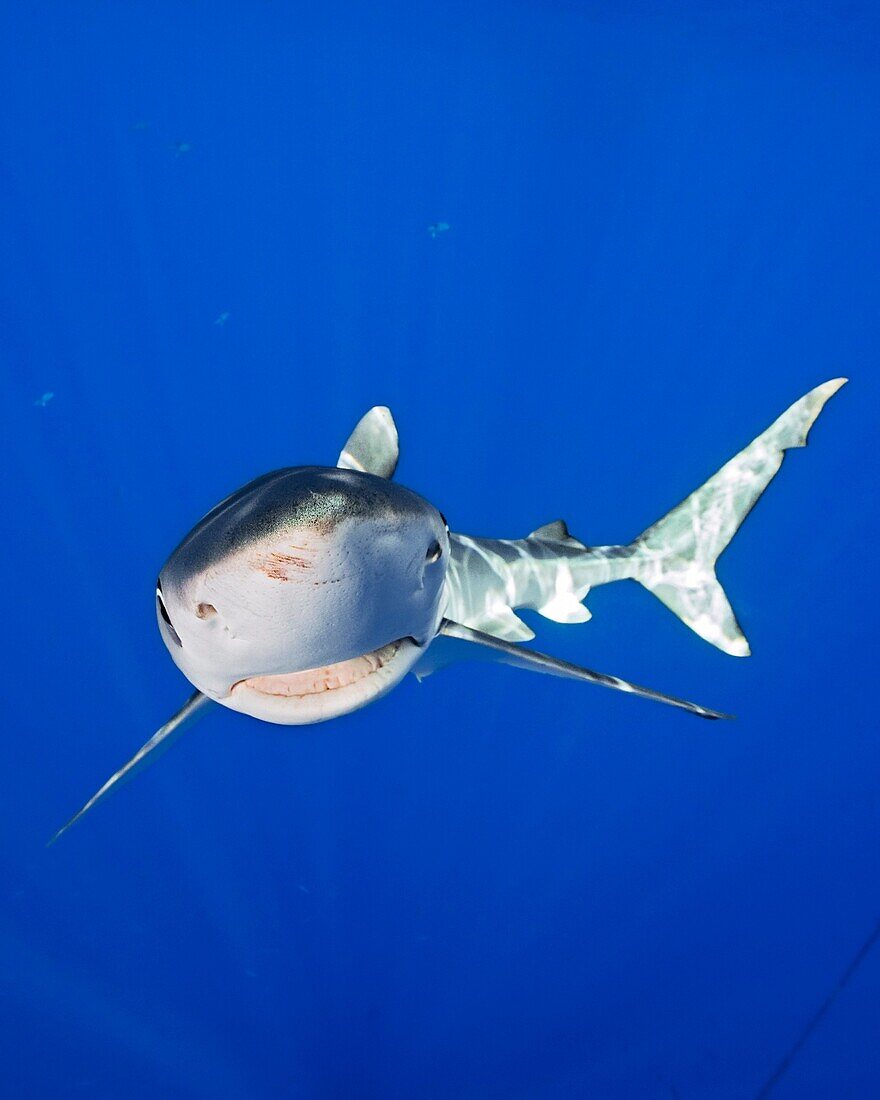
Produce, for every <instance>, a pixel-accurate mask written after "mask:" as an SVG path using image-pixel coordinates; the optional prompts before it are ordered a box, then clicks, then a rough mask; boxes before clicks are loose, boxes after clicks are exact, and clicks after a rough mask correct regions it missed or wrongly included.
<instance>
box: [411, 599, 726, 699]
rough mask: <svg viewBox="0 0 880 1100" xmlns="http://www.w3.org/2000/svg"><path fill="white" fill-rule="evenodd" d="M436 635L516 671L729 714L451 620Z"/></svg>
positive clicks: (428, 670)
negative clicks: (472, 648) (472, 646)
mask: <svg viewBox="0 0 880 1100" xmlns="http://www.w3.org/2000/svg"><path fill="white" fill-rule="evenodd" d="M440 634H441V635H443V636H444V637H445V638H455V639H457V640H458V641H460V642H472V643H474V644H475V645H478V646H484V647H485V648H486V649H489V650H493V651H494V652H495V654H496V659H497V660H499V661H502V662H504V664H509V665H513V666H514V667H516V668H524V669H527V670H530V671H532V672H546V673H549V675H551V676H563V677H565V678H566V679H570V680H584V681H586V682H587V683H590V684H601V685H602V687H609V688H614V689H615V690H616V691H626V692H629V694H630V695H641V696H642V697H643V698H645V699H654V700H656V701H657V702H658V703H668V704H669V705H670V706H673V707H680V708H681V709H682V710H687V711H690V713H691V714H697V715H699V716H700V717H701V718H730V717H731V715H729V714H722V713H721V712H720V711H717V710H710V709H709V708H708V707H701V706H700V705H699V704H698V703H689V702H688V701H687V700H686V699H678V698H676V697H675V696H674V695H664V694H663V692H660V691H654V690H653V689H651V688H646V687H639V685H638V684H632V683H630V682H629V681H628V680H621V679H620V677H618V676H609V675H607V674H606V673H604V672H593V670H592V669H589V668H583V667H582V666H580V665H573V664H571V663H570V662H569V661H563V660H560V658H559V657H551V656H550V655H549V654H547V653H537V652H535V650H533V649H523V648H522V647H521V646H517V645H513V644H511V643H510V642H505V641H503V640H502V639H501V638H495V637H492V635H490V634H483V633H482V632H481V631H479V630H474V629H473V628H472V627H469V626H462V624H461V623H455V622H452V620H451V619H444V620H443V621H442V622H441V624H440ZM453 659H456V658H453ZM445 663H449V662H445ZM417 667H418V666H417ZM438 667H439V666H438ZM430 671H431V669H430V668H426V670H425V672H424V675H427V674H428V673H429V672H430Z"/></svg>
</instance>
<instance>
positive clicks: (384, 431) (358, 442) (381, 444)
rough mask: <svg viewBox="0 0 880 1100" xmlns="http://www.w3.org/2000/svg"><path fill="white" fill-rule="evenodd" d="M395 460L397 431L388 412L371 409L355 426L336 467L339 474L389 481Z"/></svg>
mask: <svg viewBox="0 0 880 1100" xmlns="http://www.w3.org/2000/svg"><path fill="white" fill-rule="evenodd" d="M398 456H399V447H398V442H397V428H396V427H395V424H394V418H393V417H392V415H391V410H390V409H388V408H386V407H385V406H384V405H374V406H373V408H372V409H370V411H369V412H368V413H365V414H364V415H363V416H362V417H361V418H360V420H359V421H358V422H357V426H356V427H355V429H354V431H353V432H352V433H351V435H350V436H349V437H348V442H347V443H346V444H345V446H344V447H343V448H342V453H341V454H340V456H339V461H338V462H337V463H336V465H337V466H339V467H340V468H341V469H343V470H360V471H361V472H362V473H365V474H376V475H377V477H393V476H394V471H395V469H396V468H397V459H398Z"/></svg>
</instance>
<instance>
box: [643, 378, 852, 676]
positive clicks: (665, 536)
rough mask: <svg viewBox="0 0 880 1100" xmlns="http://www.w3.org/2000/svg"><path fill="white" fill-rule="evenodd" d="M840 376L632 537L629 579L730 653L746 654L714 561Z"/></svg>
mask: <svg viewBox="0 0 880 1100" xmlns="http://www.w3.org/2000/svg"><path fill="white" fill-rule="evenodd" d="M844 382H846V379H845V378H833V379H832V380H831V381H830V382H825V383H824V384H823V385H821V386H817V387H816V388H815V389H814V390H811V391H810V392H809V393H808V394H806V396H804V397H802V398H801V399H800V401H796V402H795V403H794V404H793V405H792V406H791V408H790V409H787V410H786V411H785V412H784V413H783V414H782V416H780V417H779V419H778V420H775V421H774V422H773V423H772V424H771V425H770V427H769V428H768V429H767V430H766V431H765V432H763V433H762V434H761V435H759V436H758V438H757V439H755V440H753V442H751V443H750V444H749V445H748V447H746V449H745V450H744V451H740V453H739V454H738V455H737V456H736V457H735V458H732V459H731V460H730V461H729V462H728V463H727V464H726V465H725V466H722V467H721V469H720V470H719V471H718V473H717V474H715V476H714V477H711V478H709V480H708V481H707V482H706V483H705V485H702V486H700V488H699V489H697V490H695V491H694V492H693V493H691V495H690V496H689V497H688V498H687V500H685V501H683V502H682V503H681V504H679V506H678V507H677V508H673V510H672V511H671V512H669V513H668V514H667V515H665V516H664V517H663V519H661V520H658V522H657V523H655V524H654V525H653V527H649V528H648V530H647V531H645V532H644V534H642V535H641V536H639V538H637V539H636V541H635V542H634V543H633V549H634V550H635V552H636V553H635V560H636V562H637V568H638V572H637V574H636V576H637V579H638V580H639V581H641V583H642V584H643V585H644V586H645V587H646V588H647V589H649V590H650V591H651V592H653V593H654V595H655V596H657V597H658V599H660V600H662V601H663V603H665V604H666V606H667V607H668V608H669V609H670V610H671V611H674V612H675V614H676V615H678V617H679V618H680V619H681V620H682V622H684V623H686V624H687V625H688V626H689V627H690V628H691V630H694V631H696V633H697V634H699V635H700V637H701V638H705V639H706V641H707V642H711V643H712V645H715V646H718V648H719V649H723V650H724V652H725V653H730V654H732V655H733V656H735V657H747V656H748V655H749V652H750V650H749V643H748V642H747V641H746V639H745V636H744V635H743V632H742V631H741V630H740V628H739V624H738V623H737V621H736V617H735V616H734V614H733V610H732V608H731V606H730V604H729V603H728V602H727V596H725V594H724V589H723V588H722V587H721V585H720V584H719V583H718V580H717V579H716V577H715V562H716V561H717V559H718V557H719V555H720V554H721V552H722V551H723V550H724V548H725V546H727V544H728V543H729V542H730V540H731V539H732V538H733V536H734V534H735V533H736V531H737V530H738V528H739V525H740V524H741V523H742V521H743V520H744V519H745V518H746V516H747V515H748V514H749V512H750V511H751V510H752V508H753V507H754V505H755V502H756V501H757V499H758V497H759V496H760V495H761V493H763V492H764V490H765V489H766V488H767V486H768V485H769V483H770V481H771V480H772V478H773V476H774V474H775V473H776V471H777V470H778V469H779V467H780V465H781V464H782V458H783V452H784V451H786V450H787V449H788V448H789V447H804V446H806V443H807V434H808V433H809V430H810V428H811V427H812V425H813V422H814V421H815V419H816V417H817V416H818V415H819V413H820V412H821V411H822V407H823V406H824V404H825V402H826V401H827V400H828V398H829V397H831V396H832V395H833V394H835V393H837V391H838V390H839V389H840V387H841V386H842V385H843V384H844Z"/></svg>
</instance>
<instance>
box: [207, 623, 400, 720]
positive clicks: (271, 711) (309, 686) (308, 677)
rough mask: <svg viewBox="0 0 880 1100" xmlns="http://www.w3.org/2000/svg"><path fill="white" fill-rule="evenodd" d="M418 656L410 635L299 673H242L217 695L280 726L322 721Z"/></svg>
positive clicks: (360, 701) (377, 688) (387, 682)
mask: <svg viewBox="0 0 880 1100" xmlns="http://www.w3.org/2000/svg"><path fill="white" fill-rule="evenodd" d="M420 655H421V650H420V648H419V646H417V645H416V643H415V642H414V641H413V640H412V639H411V638H399V639H398V640H397V641H396V642H390V643H389V644H388V645H384V646H381V647H380V648H379V649H374V650H373V651H372V652H370V653H364V654H363V655H362V656H360V657H351V658H349V659H348V660H346V661H337V662H336V663H335V664H330V665H321V666H320V667H318V668H308V669H304V670H303V671H301V672H286V673H276V674H273V675H269V676H248V677H247V678H246V679H244V680H238V681H237V682H236V683H234V684H233V685H232V687H231V688H230V691H229V694H228V695H227V696H226V697H225V698H224V699H220V700H218V701H219V702H222V703H223V704H224V705H226V706H228V707H231V708H232V709H233V710H239V711H243V712H244V713H245V714H250V715H252V716H253V717H254V718H261V719H263V720H264V721H269V722H278V723H280V724H283V725H305V724H307V723H311V722H322V721H324V720H326V719H327V718H333V717H336V716H337V715H340V714H346V713H348V711H351V710H356V709H358V708H359V707H362V706H363V705H364V704H365V703H366V702H369V701H371V700H373V699H375V698H378V696H380V695H384V694H385V692H386V691H389V690H390V689H391V688H392V687H394V686H395V684H397V683H399V682H400V680H402V679H403V677H404V676H405V674H406V673H407V672H408V671H409V669H410V668H411V667H412V665H413V664H414V663H415V662H416V660H418V658H419V656H420Z"/></svg>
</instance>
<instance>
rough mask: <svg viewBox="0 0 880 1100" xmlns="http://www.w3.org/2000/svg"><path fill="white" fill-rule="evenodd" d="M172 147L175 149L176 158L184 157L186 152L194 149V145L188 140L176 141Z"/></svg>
mask: <svg viewBox="0 0 880 1100" xmlns="http://www.w3.org/2000/svg"><path fill="white" fill-rule="evenodd" d="M171 148H172V149H173V150H174V156H175V159H176V158H177V157H182V156H183V154H184V153H188V152H189V151H190V150H191V149H192V146H191V145H190V143H189V142H188V141H176V142H175V143H174V144H173V145H172V146H171Z"/></svg>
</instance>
